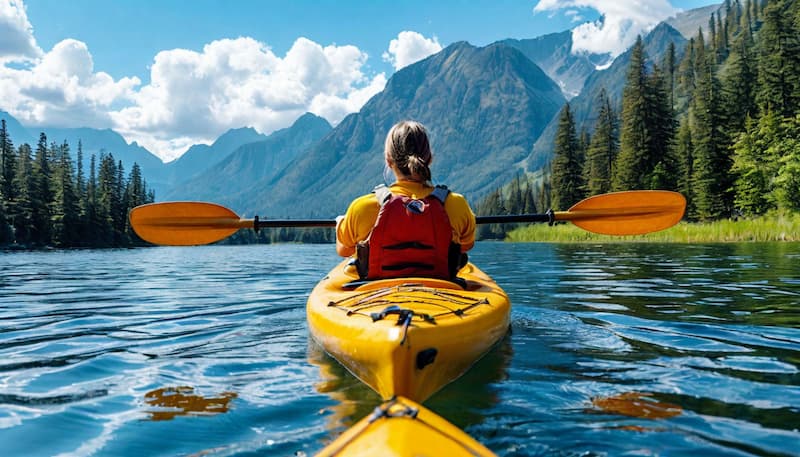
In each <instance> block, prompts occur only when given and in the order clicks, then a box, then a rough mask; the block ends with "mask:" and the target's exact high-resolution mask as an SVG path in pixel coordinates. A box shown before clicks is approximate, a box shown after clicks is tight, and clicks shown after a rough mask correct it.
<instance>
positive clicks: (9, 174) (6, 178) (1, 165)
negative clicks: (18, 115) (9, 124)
mask: <svg viewBox="0 0 800 457" xmlns="http://www.w3.org/2000/svg"><path fill="white" fill-rule="evenodd" d="M15 167H16V157H15V151H14V143H13V142H12V141H11V136H10V135H9V134H8V130H7V129H6V120H5V119H2V120H0V198H4V199H5V200H6V201H7V202H10V201H12V200H14V175H15V174H16V173H15V172H14V168H15Z"/></svg>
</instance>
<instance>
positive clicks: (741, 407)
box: [0, 242, 800, 457]
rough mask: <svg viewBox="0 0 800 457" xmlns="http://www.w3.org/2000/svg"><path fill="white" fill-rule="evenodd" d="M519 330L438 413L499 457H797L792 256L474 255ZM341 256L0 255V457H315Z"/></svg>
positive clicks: (264, 250)
mask: <svg viewBox="0 0 800 457" xmlns="http://www.w3.org/2000/svg"><path fill="white" fill-rule="evenodd" d="M471 259H472V260H473V261H474V262H475V263H476V264H477V265H478V266H479V267H481V269H483V270H484V271H485V272H486V273H488V274H490V275H491V276H493V277H494V278H495V279H496V280H497V282H498V283H499V284H500V285H501V286H503V287H504V288H505V290H506V291H507V292H508V294H509V295H510V297H511V300H512V303H513V308H512V309H513V311H512V331H511V333H510V335H509V336H508V337H507V338H506V339H505V340H504V341H503V342H502V343H501V344H500V345H499V346H498V347H497V348H496V349H494V350H493V351H492V352H490V353H489V354H488V355H487V356H486V357H484V358H483V359H482V360H481V361H480V362H479V363H478V364H477V365H476V366H474V367H473V369H472V370H471V371H470V372H469V373H467V375H465V376H464V377H463V378H461V379H460V380H458V381H456V382H455V383H453V384H451V385H449V386H448V387H446V388H445V389H444V390H442V391H440V392H439V393H437V394H436V395H435V396H434V397H432V398H431V399H430V400H429V401H428V402H426V405H427V406H429V407H430V408H431V409H433V410H434V411H436V412H438V413H439V414H440V415H442V416H444V417H445V418H446V419H448V420H450V421H451V422H453V423H455V424H456V425H458V426H460V427H462V428H465V429H466V431H467V432H468V433H469V434H471V435H472V436H473V437H475V438H476V439H478V440H479V441H481V442H482V443H484V444H485V445H486V446H487V447H489V448H490V449H492V450H493V451H494V452H496V453H497V454H499V455H501V456H529V455H535V456H594V455H636V456H642V455H670V456H684V455H685V456H692V457H697V456H708V455H800V244H798V243H782V244H777V243H775V244H716V245H666V244H664V245H651V244H606V245H591V244H582V245H560V244H507V243H491V242H483V243H479V244H478V245H477V246H476V248H475V249H474V250H473V252H472V254H471ZM337 262H338V258H337V257H336V255H335V253H334V248H333V246H332V245H265V246H204V247H193V248H172V247H159V248H143V249H129V250H100V251H49V252H0V454H1V455H4V456H40V455H41V456H50V455H77V456H84V455H86V456H88V455H98V456H142V455H148V456H155V455H164V456H174V455H189V456H229V455H240V456H241V455H269V456H295V455H308V456H311V455H313V454H314V453H315V452H316V451H318V450H320V449H321V448H322V447H323V446H324V445H325V444H326V443H328V442H329V441H330V440H331V439H333V438H334V437H336V436H337V435H338V434H339V433H341V432H342V431H343V430H344V429H345V428H346V427H348V426H349V425H351V424H353V423H354V422H355V421H357V420H358V419H360V418H361V417H363V416H365V415H367V414H368V413H369V412H371V410H372V409H373V408H374V407H375V406H376V404H377V403H378V397H377V395H376V394H374V393H372V392H371V391H370V390H368V389H367V388H365V387H364V386H362V385H361V384H360V383H359V382H358V381H357V380H356V379H354V378H353V377H352V376H350V375H349V374H348V373H347V372H346V371H344V369H342V368H341V367H340V366H339V365H337V364H336V362H334V361H332V360H331V359H330V358H329V357H327V356H326V355H324V353H321V351H320V349H319V348H318V347H317V346H316V345H315V344H313V343H310V342H309V338H308V330H307V328H306V322H305V309H304V307H305V302H306V298H307V295H308V293H309V291H310V290H311V289H312V287H313V286H314V285H315V283H316V282H317V281H318V280H319V279H320V278H322V277H323V276H324V275H325V273H326V272H327V271H328V270H329V269H330V268H332V267H333V266H334V265H335V264H336V263H337Z"/></svg>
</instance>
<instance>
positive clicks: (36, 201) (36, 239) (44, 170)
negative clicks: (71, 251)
mask: <svg viewBox="0 0 800 457" xmlns="http://www.w3.org/2000/svg"><path fill="white" fill-rule="evenodd" d="M50 154H51V152H50V150H49V149H48V147H47V136H46V135H45V134H44V133H41V134H40V135H39V143H38V144H37V146H36V157H35V159H34V162H33V176H32V179H33V185H34V190H33V193H32V195H31V203H32V209H33V230H34V231H33V236H32V240H31V241H32V242H33V243H34V244H38V245H48V244H50V241H51V230H50V228H51V227H50V210H51V207H52V204H53V189H52V179H53V176H52V167H51V163H52V159H51V158H50Z"/></svg>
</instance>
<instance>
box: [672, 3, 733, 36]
mask: <svg viewBox="0 0 800 457" xmlns="http://www.w3.org/2000/svg"><path fill="white" fill-rule="evenodd" d="M721 8H722V5H721V4H719V3H718V4H716V5H708V6H704V7H702V8H696V9H693V10H689V11H684V12H681V13H679V14H676V15H675V16H673V17H671V18H669V19H667V20H666V21H664V22H666V23H667V25H669V26H670V27H672V28H673V29H675V30H677V31H678V32H680V33H681V35H683V37H684V38H686V39H687V40H689V39H691V38H692V37H693V36H695V35H697V30H698V29H699V28H700V27H702V28H703V31H704V33H708V19H709V18H710V17H711V14H712V13H716V12H717V11H719V10H720V9H721Z"/></svg>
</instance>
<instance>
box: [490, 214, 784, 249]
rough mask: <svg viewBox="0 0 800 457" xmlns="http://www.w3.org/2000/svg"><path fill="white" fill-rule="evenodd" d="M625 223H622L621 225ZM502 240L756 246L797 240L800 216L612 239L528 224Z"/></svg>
mask: <svg viewBox="0 0 800 457" xmlns="http://www.w3.org/2000/svg"><path fill="white" fill-rule="evenodd" d="M621 223H624V222H621ZM504 241H511V242H562V243H597V242H603V243H625V242H645V243H751V242H752V243H758V242H789V243H791V242H798V241H800V214H789V215H776V216H763V217H759V218H754V219H743V218H742V219H738V220H732V219H725V220H720V221H714V222H685V221H681V222H679V223H678V225H676V226H674V227H670V228H668V229H666V230H662V231H660V232H654V233H648V234H647V235H633V236H611V235H598V234H595V233H591V232H587V231H585V230H583V229H580V228H578V227H576V226H574V225H572V224H569V223H557V224H556V225H555V226H553V227H550V226H547V225H529V226H526V227H520V228H517V229H514V230H512V231H510V232H509V233H508V234H507V235H506V238H505V240H504Z"/></svg>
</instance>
